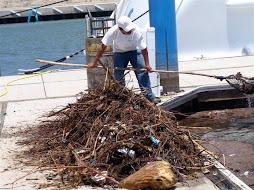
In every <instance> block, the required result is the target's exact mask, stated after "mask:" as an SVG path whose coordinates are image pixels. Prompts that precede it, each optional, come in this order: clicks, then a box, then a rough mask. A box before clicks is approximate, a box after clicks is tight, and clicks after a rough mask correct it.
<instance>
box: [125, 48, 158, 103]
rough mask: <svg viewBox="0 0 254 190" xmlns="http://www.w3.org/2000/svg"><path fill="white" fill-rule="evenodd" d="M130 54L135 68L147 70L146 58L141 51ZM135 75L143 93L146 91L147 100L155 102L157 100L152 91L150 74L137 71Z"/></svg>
mask: <svg viewBox="0 0 254 190" xmlns="http://www.w3.org/2000/svg"><path fill="white" fill-rule="evenodd" d="M128 53H129V56H130V62H131V64H132V66H133V68H139V69H141V68H145V62H144V58H143V56H142V54H141V52H140V51H130V52H128ZM135 74H136V77H137V80H138V84H139V87H140V89H141V90H142V91H144V93H145V96H146V98H147V99H148V100H153V99H154V98H155V95H154V93H153V92H152V90H151V83H150V78H149V74H148V72H138V71H135Z"/></svg>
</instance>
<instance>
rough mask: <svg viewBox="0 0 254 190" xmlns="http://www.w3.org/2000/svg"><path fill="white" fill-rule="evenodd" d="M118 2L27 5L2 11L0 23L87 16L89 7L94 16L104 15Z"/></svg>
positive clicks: (0, 12)
mask: <svg viewBox="0 0 254 190" xmlns="http://www.w3.org/2000/svg"><path fill="white" fill-rule="evenodd" d="M116 6H117V3H115V2H112V3H98V4H78V5H64V6H57V5H56V6H51V7H42V8H40V7H30V8H29V7H27V8H17V9H13V10H11V9H9V10H2V11H0V24H8V23H21V22H28V20H29V18H30V21H31V22H34V21H36V18H38V21H46V20H61V19H74V18H85V15H86V14H87V13H88V11H87V9H88V10H89V11H90V12H91V14H92V16H94V17H100V16H101V17H103V16H109V15H111V13H112V11H114V10H115V8H116Z"/></svg>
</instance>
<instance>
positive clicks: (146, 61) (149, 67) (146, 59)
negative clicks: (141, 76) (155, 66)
mask: <svg viewBox="0 0 254 190" xmlns="http://www.w3.org/2000/svg"><path fill="white" fill-rule="evenodd" d="M141 52H142V55H143V57H144V60H145V65H146V70H147V71H148V72H151V71H152V67H151V66H150V64H149V58H148V51H147V48H145V49H143V50H141Z"/></svg>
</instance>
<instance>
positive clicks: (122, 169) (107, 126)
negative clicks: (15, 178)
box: [26, 83, 206, 189]
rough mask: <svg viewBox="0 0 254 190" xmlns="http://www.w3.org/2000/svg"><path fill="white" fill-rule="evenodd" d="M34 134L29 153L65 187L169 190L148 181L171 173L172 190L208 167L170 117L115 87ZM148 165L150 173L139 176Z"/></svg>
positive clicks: (85, 98) (85, 97)
mask: <svg viewBox="0 0 254 190" xmlns="http://www.w3.org/2000/svg"><path fill="white" fill-rule="evenodd" d="M31 133H33V135H31V136H33V138H31V139H29V140H27V141H26V143H28V144H30V145H32V148H31V149H30V150H29V151H28V152H27V153H28V154H29V155H31V154H32V155H36V158H39V159H40V161H39V162H40V166H41V167H49V168H50V167H51V168H55V171H57V174H58V175H59V176H60V177H59V178H60V179H61V183H62V184H63V185H65V186H66V187H75V186H78V185H96V186H105V185H110V186H114V187H125V188H128V189H142V188H144V187H148V186H150V188H152V189H166V188H168V187H169V186H168V185H166V186H163V185H162V184H156V187H154V188H153V187H152V184H154V183H150V184H149V181H152V179H151V178H154V180H155V182H156V181H157V182H158V183H164V181H165V180H168V179H167V176H166V177H165V176H161V175H164V174H165V175H169V173H170V170H171V171H172V174H170V175H171V176H170V177H168V178H171V180H172V181H171V182H169V183H170V186H172V185H174V184H175V183H176V181H177V180H179V181H182V180H184V179H185V178H186V177H187V176H194V175H195V172H196V171H198V170H200V169H202V168H205V167H206V166H204V162H206V160H205V157H204V156H202V154H201V153H202V152H203V151H204V150H203V149H202V148H200V147H199V145H198V143H197V142H196V141H195V140H194V137H192V136H191V135H190V133H189V132H188V131H184V130H182V129H180V128H179V127H178V126H177V121H176V118H175V116H174V114H173V113H172V112H170V111H166V110H163V109H161V108H160V107H158V106H156V105H154V104H153V103H151V102H149V101H148V100H147V99H146V98H145V97H144V96H143V95H142V94H135V93H133V92H132V91H131V90H128V89H127V88H125V87H124V86H121V85H119V84H117V83H110V84H109V85H108V86H107V87H104V88H103V89H98V90H94V91H91V92H89V93H87V94H81V95H79V96H77V101H76V103H72V104H68V105H67V106H66V107H64V108H63V109H61V110H58V111H52V112H51V113H49V114H48V120H47V121H46V122H43V123H42V124H41V125H40V126H39V127H38V128H36V131H33V132H31ZM39 159H38V160H39ZM149 165H151V166H153V167H152V169H151V167H150V170H149V168H145V169H144V170H143V173H141V174H137V172H139V171H141V172H142V169H141V168H144V167H147V166H149ZM161 170H165V171H164V172H160V171H161ZM156 171H157V172H156ZM163 173H164V174H163ZM132 175H134V177H133V176H132ZM128 176H129V177H131V176H132V177H131V178H128ZM127 179H128V180H131V181H126V180H127ZM133 180H134V181H133ZM144 180H148V181H145V182H144ZM140 183H143V184H140ZM144 184H145V185H144ZM159 186H161V187H159Z"/></svg>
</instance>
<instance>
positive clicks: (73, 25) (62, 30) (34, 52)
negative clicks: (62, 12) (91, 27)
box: [0, 19, 86, 76]
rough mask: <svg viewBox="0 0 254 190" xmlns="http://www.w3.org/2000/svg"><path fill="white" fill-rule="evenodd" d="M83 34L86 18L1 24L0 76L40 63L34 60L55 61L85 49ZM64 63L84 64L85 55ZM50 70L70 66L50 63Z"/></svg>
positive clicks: (15, 73) (38, 65)
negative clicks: (51, 64)
mask: <svg viewBox="0 0 254 190" xmlns="http://www.w3.org/2000/svg"><path fill="white" fill-rule="evenodd" d="M85 37H86V24H85V19H74V20H61V21H47V22H32V23H19V24H3V25H0V44H1V45H0V71H1V76H9V75H17V74H19V73H21V72H20V71H19V69H33V68H37V67H41V66H43V64H41V63H37V62H35V61H34V60H35V59H44V60H50V61H56V60H58V59H61V58H63V57H65V56H68V55H71V54H73V53H75V52H77V51H78V50H80V49H83V48H85ZM66 62H73V63H79V64H85V56H84V54H83V53H80V54H78V55H77V56H74V57H72V58H71V59H69V60H67V61H66ZM49 69H50V70H53V69H62V70H65V69H73V68H71V67H67V66H65V67H64V66H52V67H50V68H49ZM75 69H77V67H75ZM45 71H46V70H45Z"/></svg>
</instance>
